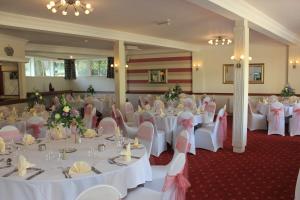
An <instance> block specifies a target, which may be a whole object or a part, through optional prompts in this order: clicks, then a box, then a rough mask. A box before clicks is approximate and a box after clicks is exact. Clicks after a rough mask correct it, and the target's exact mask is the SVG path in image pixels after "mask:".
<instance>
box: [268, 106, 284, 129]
mask: <svg viewBox="0 0 300 200" xmlns="http://www.w3.org/2000/svg"><path fill="white" fill-rule="evenodd" d="M281 111H282V108H272V109H271V112H272V113H274V117H275V127H274V128H275V130H277V129H278V128H279V120H280V119H279V114H280V112H281Z"/></svg>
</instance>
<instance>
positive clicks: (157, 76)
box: [148, 69, 168, 83]
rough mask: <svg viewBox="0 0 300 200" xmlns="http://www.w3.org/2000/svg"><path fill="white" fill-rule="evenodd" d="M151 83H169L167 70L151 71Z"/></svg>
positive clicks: (149, 79) (149, 73)
mask: <svg viewBox="0 0 300 200" xmlns="http://www.w3.org/2000/svg"><path fill="white" fill-rule="evenodd" d="M148 82H149V83H167V82H168V81H167V69H151V70H149V71H148Z"/></svg>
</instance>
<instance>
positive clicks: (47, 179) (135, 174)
mask: <svg viewBox="0 0 300 200" xmlns="http://www.w3.org/2000/svg"><path fill="white" fill-rule="evenodd" d="M106 137H107V136H106ZM100 143H101V144H102V143H104V144H105V145H106V150H105V151H104V152H98V151H97V150H96V156H95V158H92V157H89V156H88V151H89V149H90V148H91V147H93V148H95V149H97V145H98V144H100ZM46 144H47V151H38V150H37V149H38V146H37V145H31V146H28V147H23V148H24V149H22V150H21V151H20V154H22V155H24V156H25V157H26V158H27V160H29V162H31V163H34V164H36V167H38V168H41V169H44V170H45V172H44V173H42V174H40V175H39V176H36V177H35V178H34V179H32V180H24V179H25V178H26V177H28V176H30V175H32V174H33V173H34V172H29V173H28V174H27V175H26V176H25V177H19V176H18V175H17V174H16V173H14V174H13V175H11V176H9V177H7V178H4V177H2V176H3V175H4V174H5V173H7V172H9V171H12V169H13V168H12V167H11V168H7V169H0V176H1V177H0V199H1V200H2V199H3V200H8V199H9V200H20V199H22V200H74V199H75V198H76V197H77V196H78V194H79V193H81V192H82V191H83V190H85V189H87V188H89V187H91V186H94V185H97V184H108V185H112V186H114V187H116V188H117V189H118V190H119V191H120V192H121V194H122V197H125V196H126V195H127V190H128V189H129V188H135V187H136V186H138V185H139V184H143V183H145V182H146V181H151V180H152V172H151V167H150V163H149V160H148V159H147V154H146V150H145V149H144V148H143V149H134V150H132V154H133V155H134V156H139V157H141V158H140V159H133V158H132V160H131V161H130V162H127V163H126V161H124V160H123V158H122V157H121V158H119V161H120V162H122V163H126V164H127V166H117V165H113V164H109V163H108V161H107V159H108V158H111V157H114V156H116V155H119V152H120V150H121V149H120V147H117V146H116V144H115V142H111V141H108V140H105V139H104V136H102V137H101V138H94V139H83V140H82V144H80V145H79V144H74V143H73V141H70V140H62V141H55V142H51V143H46ZM62 147H75V148H77V149H78V150H77V151H76V152H75V153H71V154H67V160H59V159H57V158H56V159H53V160H50V161H49V160H47V159H46V157H47V156H46V155H47V152H49V151H51V152H54V154H58V149H60V148H62ZM15 154H16V153H15ZM3 157H4V156H1V155H0V159H1V158H3ZM5 157H6V158H7V156H5ZM9 157H12V158H16V157H14V155H10V156H9ZM75 161H86V162H88V163H90V165H93V166H94V167H95V168H96V169H98V170H99V171H101V172H102V174H98V175H97V174H95V173H93V172H91V173H89V174H82V175H75V176H73V177H72V179H66V178H65V177H64V175H63V173H62V168H66V167H70V166H72V164H73V163H74V162H75ZM3 163H4V162H2V163H0V166H3Z"/></svg>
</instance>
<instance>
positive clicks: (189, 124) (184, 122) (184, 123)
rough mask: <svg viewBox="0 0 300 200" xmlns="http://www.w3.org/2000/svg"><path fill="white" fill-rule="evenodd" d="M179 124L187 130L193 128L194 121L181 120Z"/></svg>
mask: <svg viewBox="0 0 300 200" xmlns="http://www.w3.org/2000/svg"><path fill="white" fill-rule="evenodd" d="M179 124H180V125H181V126H182V127H184V128H185V129H190V128H193V126H194V125H193V119H192V118H190V119H179Z"/></svg>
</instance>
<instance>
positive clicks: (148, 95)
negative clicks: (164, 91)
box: [145, 94, 154, 107]
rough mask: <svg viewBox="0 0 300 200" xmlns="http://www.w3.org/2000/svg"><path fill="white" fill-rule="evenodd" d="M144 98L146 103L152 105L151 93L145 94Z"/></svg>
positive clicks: (152, 97)
mask: <svg viewBox="0 0 300 200" xmlns="http://www.w3.org/2000/svg"><path fill="white" fill-rule="evenodd" d="M145 100H146V101H147V102H148V104H149V105H150V106H151V107H152V106H153V104H154V96H153V95H152V94H147V95H146V97H145Z"/></svg>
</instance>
